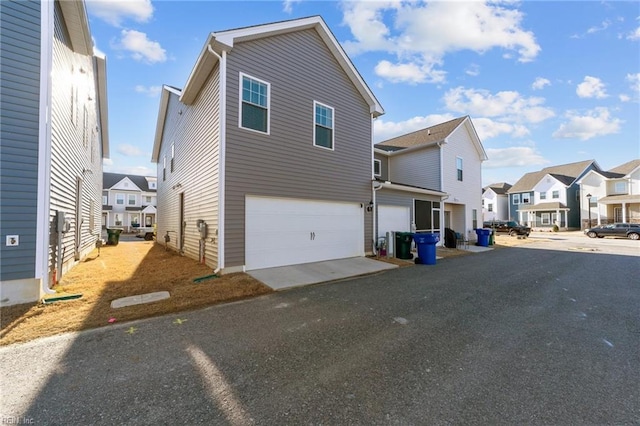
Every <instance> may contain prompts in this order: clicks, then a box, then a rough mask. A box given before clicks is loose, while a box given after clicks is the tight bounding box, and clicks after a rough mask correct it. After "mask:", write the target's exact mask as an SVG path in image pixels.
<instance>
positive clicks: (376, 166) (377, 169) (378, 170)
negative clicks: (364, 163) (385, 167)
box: [373, 160, 382, 176]
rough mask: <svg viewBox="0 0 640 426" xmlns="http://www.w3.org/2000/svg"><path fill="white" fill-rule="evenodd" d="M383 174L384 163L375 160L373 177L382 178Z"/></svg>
mask: <svg viewBox="0 0 640 426" xmlns="http://www.w3.org/2000/svg"><path fill="white" fill-rule="evenodd" d="M381 174H382V161H380V160H373V175H374V176H380V175H381Z"/></svg>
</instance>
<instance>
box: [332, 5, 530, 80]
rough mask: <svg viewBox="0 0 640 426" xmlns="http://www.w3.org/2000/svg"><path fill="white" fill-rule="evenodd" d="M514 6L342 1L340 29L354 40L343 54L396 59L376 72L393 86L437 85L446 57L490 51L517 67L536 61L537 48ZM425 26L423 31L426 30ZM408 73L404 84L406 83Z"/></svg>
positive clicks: (442, 75)
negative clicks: (512, 56) (508, 56)
mask: <svg viewBox="0 0 640 426" xmlns="http://www.w3.org/2000/svg"><path fill="white" fill-rule="evenodd" d="M516 5H517V3H509V2H505V3H498V2H468V3H461V2H430V3H424V2H421V1H412V2H401V1H386V2H384V1H383V2H371V1H366V0H365V1H344V2H342V7H343V11H344V15H343V19H344V23H345V24H346V25H348V26H349V28H350V29H351V33H352V34H353V37H354V40H352V41H346V42H343V43H342V44H343V46H344V47H345V49H346V50H347V52H348V53H350V54H352V55H355V54H358V53H362V52H367V51H383V52H387V53H389V54H392V55H395V56H396V58H397V64H391V62H390V61H385V62H386V63H385V64H383V65H381V66H380V67H379V71H380V72H382V73H383V74H379V75H381V76H383V77H385V78H392V79H393V80H392V81H409V82H413V83H415V82H424V81H428V82H441V81H442V79H443V78H444V75H445V74H444V71H442V70H438V69H436V68H435V67H436V66H441V65H442V63H443V59H444V57H445V56H446V54H448V53H451V52H456V51H462V50H471V51H475V52H478V53H480V54H482V53H484V52H486V51H489V50H491V49H494V48H502V49H506V50H508V51H512V52H516V53H517V57H518V60H519V61H520V62H529V61H532V60H533V59H535V58H536V56H537V55H538V53H539V52H540V46H539V45H538V44H537V42H536V40H535V36H534V34H533V33H532V32H530V31H526V30H524V29H523V28H522V20H523V14H522V13H521V12H520V11H519V10H517V9H516V8H515V7H516ZM427 23H428V25H427ZM407 69H410V70H411V71H412V72H411V73H409V74H410V75H409V78H407V77H406V75H407Z"/></svg>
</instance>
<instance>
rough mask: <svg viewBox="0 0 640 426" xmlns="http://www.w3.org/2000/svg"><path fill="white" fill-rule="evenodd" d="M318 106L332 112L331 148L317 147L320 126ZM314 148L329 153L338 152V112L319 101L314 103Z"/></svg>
mask: <svg viewBox="0 0 640 426" xmlns="http://www.w3.org/2000/svg"><path fill="white" fill-rule="evenodd" d="M316 105H320V106H322V107H325V108H328V109H330V110H331V123H332V124H333V127H331V148H327V147H326V146H320V145H316V126H317V125H318V124H317V123H316ZM313 146H315V147H316V148H322V149H326V150H327V151H335V150H336V110H335V109H334V108H333V107H331V106H329V105H327V104H323V103H322V102H318V101H313Z"/></svg>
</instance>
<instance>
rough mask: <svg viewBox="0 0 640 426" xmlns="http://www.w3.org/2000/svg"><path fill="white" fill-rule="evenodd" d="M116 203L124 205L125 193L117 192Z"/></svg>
mask: <svg viewBox="0 0 640 426" xmlns="http://www.w3.org/2000/svg"><path fill="white" fill-rule="evenodd" d="M116 204H118V205H121V206H123V205H124V194H121V193H118V194H116Z"/></svg>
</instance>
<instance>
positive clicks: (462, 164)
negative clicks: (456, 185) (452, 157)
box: [456, 157, 464, 182]
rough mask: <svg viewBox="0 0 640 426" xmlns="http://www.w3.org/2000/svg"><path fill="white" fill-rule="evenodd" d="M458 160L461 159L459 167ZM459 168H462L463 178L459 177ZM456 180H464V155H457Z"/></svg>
mask: <svg viewBox="0 0 640 426" xmlns="http://www.w3.org/2000/svg"><path fill="white" fill-rule="evenodd" d="M458 161H460V168H458ZM458 170H460V172H462V173H461V176H460V177H461V179H458ZM456 181H457V182H464V159H463V158H462V157H456Z"/></svg>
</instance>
